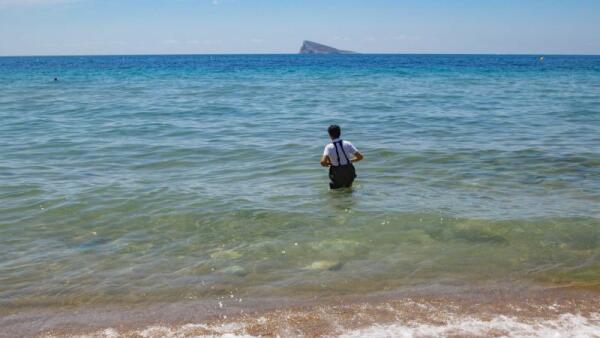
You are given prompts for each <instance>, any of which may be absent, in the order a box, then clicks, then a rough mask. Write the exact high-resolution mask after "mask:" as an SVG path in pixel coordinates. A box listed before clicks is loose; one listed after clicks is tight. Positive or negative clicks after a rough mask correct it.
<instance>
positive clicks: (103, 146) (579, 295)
mask: <svg viewBox="0 0 600 338" xmlns="http://www.w3.org/2000/svg"><path fill="white" fill-rule="evenodd" d="M331 124H338V125H340V126H341V128H342V138H343V139H344V140H348V141H351V142H352V143H353V144H354V145H355V146H356V147H357V148H358V150H359V151H360V152H361V153H362V154H363V155H364V160H363V161H362V162H358V163H356V170H357V174H358V177H357V179H356V181H355V184H354V186H353V187H352V188H351V189H342V190H336V191H331V190H330V189H329V186H328V175H327V168H323V167H321V166H320V165H319V160H320V157H321V155H322V153H323V148H324V146H325V145H327V144H328V143H329V142H330V139H329V137H328V134H327V128H328V126H329V125H331ZM599 308H600V56H566V55H544V57H543V58H542V57H541V55H370V54H365V55H360V54H357V55H171V56H164V55H161V56H68V57H50V56H48V57H0V337H20V336H27V337H30V336H31V337H70V336H77V337H121V336H122V337H195V336H229V337H233V336H239V337H248V336H273V337H275V336H280V337H296V336H311V337H316V336H331V337H333V336H346V337H364V336H368V337H403V336H405V337H413V336H414V337H420V336H541V337H548V336H564V337H568V336H573V337H600V311H598V309H599Z"/></svg>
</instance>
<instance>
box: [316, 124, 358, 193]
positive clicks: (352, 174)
mask: <svg viewBox="0 0 600 338" xmlns="http://www.w3.org/2000/svg"><path fill="white" fill-rule="evenodd" d="M327 132H328V133H329V137H330V138H331V143H329V144H328V145H326V146H325V151H324V152H323V157H321V165H322V166H323V167H329V188H331V189H338V188H350V187H351V186H352V183H353V182H354V179H355V178H356V170H355V168H354V165H352V163H353V162H358V161H360V160H362V159H363V155H362V154H361V153H360V152H358V150H356V148H355V147H354V145H352V143H350V142H348V141H343V140H342V139H341V138H340V136H341V135H342V129H341V128H340V126H338V125H335V124H334V125H331V126H329V129H328V130H327Z"/></svg>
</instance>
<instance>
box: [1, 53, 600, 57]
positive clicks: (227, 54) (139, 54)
mask: <svg viewBox="0 0 600 338" xmlns="http://www.w3.org/2000/svg"><path fill="white" fill-rule="evenodd" d="M235 55H240V56H241V55H306V56H331V55H344V56H350V57H352V56H360V55H489V56H494V55H495V56H600V54H584V53H480V52H458V53H457V52H374V53H361V52H356V53H354V54H335V53H332V54H302V53H289V52H280V53H277V52H276V53H261V52H258V53H173V54H170V53H130V54H121V53H117V54H108V53H107V54H14V55H10V54H8V55H0V58H11V57H98V56H235Z"/></svg>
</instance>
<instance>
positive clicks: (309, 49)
mask: <svg viewBox="0 0 600 338" xmlns="http://www.w3.org/2000/svg"><path fill="white" fill-rule="evenodd" d="M300 54H356V52H351V51H348V50H341V49H337V48H333V47H330V46H325V45H322V44H320V43H316V42H312V41H308V40H306V41H304V43H303V44H302V47H301V48H300Z"/></svg>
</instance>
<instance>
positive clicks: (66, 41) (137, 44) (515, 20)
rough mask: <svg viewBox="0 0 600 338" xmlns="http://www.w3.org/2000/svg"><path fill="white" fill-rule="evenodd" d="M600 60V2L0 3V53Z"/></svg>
mask: <svg viewBox="0 0 600 338" xmlns="http://www.w3.org/2000/svg"><path fill="white" fill-rule="evenodd" d="M305 39H308V40H314V41H317V42H322V43H325V44H330V45H333V46H335V47H339V48H343V49H350V50H355V51H358V52H365V53H532V54H551V53H560V54H600V1H598V0H407V1H403V0H363V1H360V0H0V55H48V54H59V55H64V54H153V53H157V54H178V53H295V52H297V50H298V49H299V47H300V44H301V42H302V40H305Z"/></svg>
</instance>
